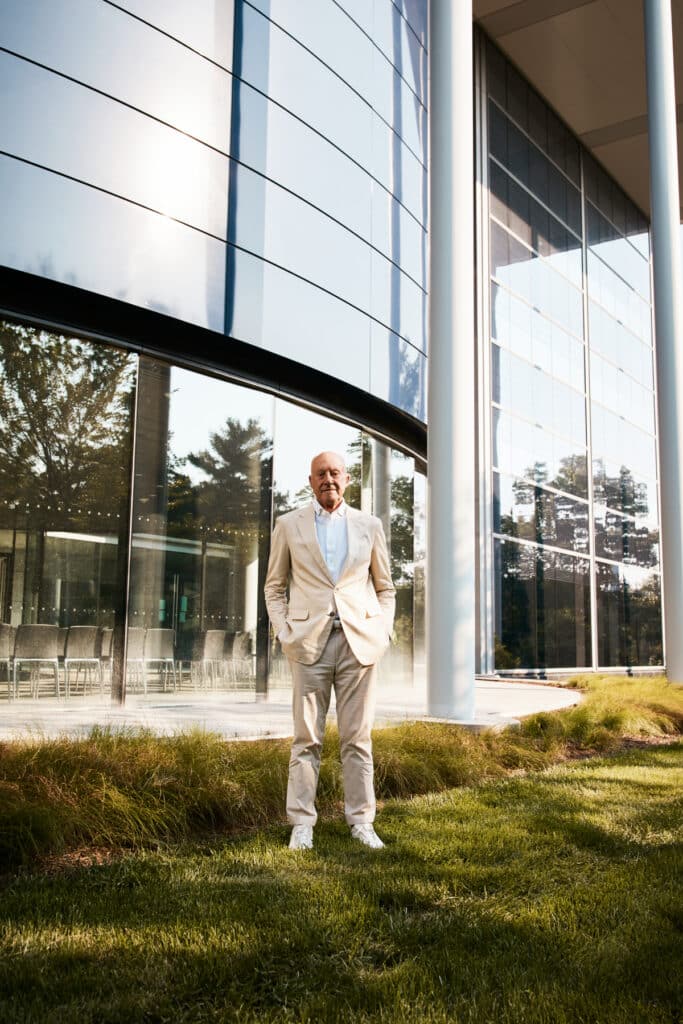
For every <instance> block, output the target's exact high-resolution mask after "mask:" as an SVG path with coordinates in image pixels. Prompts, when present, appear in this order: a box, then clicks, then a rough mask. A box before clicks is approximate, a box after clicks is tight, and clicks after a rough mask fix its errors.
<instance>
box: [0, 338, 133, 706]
mask: <svg viewBox="0 0 683 1024" xmlns="http://www.w3.org/2000/svg"><path fill="white" fill-rule="evenodd" d="M136 365H137V360H136V358H135V357H133V356H130V355H128V354H126V353H124V352H120V351H118V350H116V349H113V348H105V347H103V346H98V345H94V344H92V343H91V342H86V341H81V340H79V339H77V338H72V337H65V336H63V335H59V334H54V333H50V332H48V331H44V330H41V329H40V328H37V327H25V326H21V325H17V324H12V323H8V322H2V323H1V324H0V622H1V623H3V624H5V625H6V626H11V627H12V630H11V642H12V645H14V643H15V642H16V643H17V644H18V647H16V648H14V647H12V650H13V651H14V653H16V654H17V657H18V656H19V653H23V656H24V657H29V656H31V651H30V649H29V647H30V646H31V644H33V656H35V657H38V658H44V659H45V661H44V663H31V662H17V664H16V681H17V690H16V695H17V696H18V697H20V698H22V697H29V696H34V697H38V696H43V695H49V696H62V697H63V696H64V695H65V694H66V693H68V695H70V696H76V695H83V694H84V693H86V692H87V693H88V694H89V695H91V694H92V693H103V691H104V690H108V689H109V682H108V675H107V672H106V669H107V668H108V665H104V664H103V661H102V649H101V643H102V630H103V629H106V630H108V631H109V635H111V632H110V631H111V630H112V629H113V627H114V626H116V625H120V626H121V629H122V628H123V627H122V623H123V618H122V616H123V614H124V610H125V603H124V598H125V586H126V580H125V549H126V532H127V522H128V496H129V486H130V459H131V449H132V410H133V406H134V391H135V380H136ZM122 550H123V552H124V557H123V558H122ZM35 625H39V626H43V627H45V628H44V629H42V630H39V631H38V632H39V634H40V635H39V636H38V637H36V636H34V637H33V639H32V640H31V638H30V630H28V629H27V627H30V626H35ZM50 626H52V627H53V629H52V630H50V629H49V627H50ZM58 627H59V633H58ZM75 627H78V628H76V630H75V632H74V631H73V630H74V628H75ZM82 627H90V628H89V629H86V630H83V629H82ZM69 630H71V641H69ZM50 634H52V635H50ZM121 635H122V634H121ZM79 639H80V640H85V641H87V646H88V652H87V656H88V658H89V659H90V660H89V662H88V665H87V668H86V666H85V665H81V666H80V667H81V671H80V673H75V671H74V672H72V673H71V675H67V669H68V668H69V666H68V665H67V666H65V665H64V661H63V659H64V656H65V654H67V656H69V654H70V656H71V657H73V655H74V651H73V650H71V646H72V645H73V644H75V643H76V641H77V640H79ZM27 645H28V647H27ZM81 651H82V656H85V649H84V648H83V647H82V648H81ZM57 659H58V660H57ZM74 676H75V678H74ZM107 699H109V698H108V696H107Z"/></svg>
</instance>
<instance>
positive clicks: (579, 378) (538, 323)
mask: <svg viewBox="0 0 683 1024" xmlns="http://www.w3.org/2000/svg"><path fill="white" fill-rule="evenodd" d="M491 337H492V338H493V340H494V341H497V342H498V344H500V345H504V346H505V347H507V348H509V349H511V350H512V351H513V352H515V353H516V354H517V355H519V356H522V357H523V358H524V359H528V360H529V362H530V363H533V364H534V365H535V366H537V367H539V369H541V370H544V371H545V373H549V374H550V375H551V376H553V377H558V378H560V379H561V380H565V381H567V383H569V384H571V386H572V387H573V388H576V389H577V390H578V391H581V392H583V391H584V381H585V368H584V348H583V344H582V343H581V342H580V341H578V340H577V339H576V338H574V337H572V335H571V334H567V333H566V332H565V331H563V330H562V328H561V327H558V325H557V324H555V323H553V322H552V321H551V320H548V319H546V317H544V316H542V315H541V313H539V312H538V310H536V309H533V308H532V307H531V306H530V305H529V304H528V303H526V302H524V301H523V300H522V299H518V298H516V297H515V296H514V295H512V294H511V293H510V292H509V291H507V289H505V288H502V287H501V286H500V285H498V284H496V283H495V282H492V283H491Z"/></svg>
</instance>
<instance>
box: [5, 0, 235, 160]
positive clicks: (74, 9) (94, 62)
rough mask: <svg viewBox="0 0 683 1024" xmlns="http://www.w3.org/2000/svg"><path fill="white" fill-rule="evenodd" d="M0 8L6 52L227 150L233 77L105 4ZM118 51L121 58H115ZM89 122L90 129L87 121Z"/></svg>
mask: <svg viewBox="0 0 683 1024" xmlns="http://www.w3.org/2000/svg"><path fill="white" fill-rule="evenodd" d="M199 6H200V5H195V8H199ZM222 6H225V5H222ZM2 13H3V19H2V37H3V38H2V42H3V46H5V47H6V48H7V49H8V50H13V51H14V52H15V53H19V54H21V55H22V56H24V57H29V58H30V59H31V60H34V61H37V62H38V63H40V64H44V65H45V66H46V67H49V68H54V69H55V70H56V71H60V72H62V73H63V74H65V75H69V76H70V77H72V78H76V79H78V81H80V82H83V83H84V84H85V85H90V86H93V87H94V88H95V89H99V90H101V91H102V92H105V93H108V94H109V95H111V96H113V97H115V98H116V99H120V100H123V101H125V102H126V103H128V104H130V105H131V106H133V107H136V108H137V109H138V110H144V111H145V112H146V113H148V114H151V115H152V116H153V117H156V118H159V120H161V121H165V122H166V123H167V124H170V125H173V126H174V127H176V128H180V129H181V130H182V131H184V132H187V133H188V134H189V135H192V136H194V137H195V138H197V139H201V140H202V141H203V142H207V143H209V145H211V146H214V147H216V148H217V149H220V150H223V152H226V153H227V151H228V149H229V143H230V98H231V87H232V80H231V78H230V76H229V75H228V74H226V72H225V71H223V70H222V69H221V68H218V67H216V65H215V64H212V63H210V62H209V61H207V60H204V59H203V58H202V57H200V56H199V55H198V54H196V53H193V52H192V50H189V49H188V48H187V47H186V46H181V45H180V44H179V43H177V42H175V41H174V40H173V39H170V38H169V37H168V36H167V35H164V34H162V33H161V32H157V31H155V30H154V29H153V28H152V27H151V26H149V25H146V24H145V23H144V22H142V21H140V20H139V19H137V18H131V17H130V16H129V15H128V14H126V13H125V12H124V11H121V10H120V9H119V8H117V7H114V6H112V5H110V4H93V3H90V2H89V0H4V2H3V12H2ZM230 32H232V22H231V23H230ZM84 39H87V46H84V45H83V40H84ZM121 54H125V59H119V57H118V56H117V55H121ZM103 55H106V56H105V59H103ZM112 58H114V59H112ZM88 124H89V128H91V127H92V125H93V122H88ZM76 138H78V136H73V137H72V138H71V143H72V144H73V142H74V139H76ZM128 156H130V150H128Z"/></svg>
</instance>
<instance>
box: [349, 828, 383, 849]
mask: <svg viewBox="0 0 683 1024" xmlns="http://www.w3.org/2000/svg"><path fill="white" fill-rule="evenodd" d="M351 836H352V837H353V838H354V839H357V840H358V842H359V843H362V844H363V846H369V847H370V849H371V850H381V849H383V847H384V843H383V842H382V840H381V839H380V837H379V836H378V835H377V833H376V832H375V830H374V828H373V826H372V825H352V826H351Z"/></svg>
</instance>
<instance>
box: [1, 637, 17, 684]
mask: <svg viewBox="0 0 683 1024" xmlns="http://www.w3.org/2000/svg"><path fill="white" fill-rule="evenodd" d="M15 634H16V629H15V628H14V626H10V625H9V623H7V622H0V661H2V662H4V663H5V665H6V668H7V700H11V699H12V658H13V656H14V637H15Z"/></svg>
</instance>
